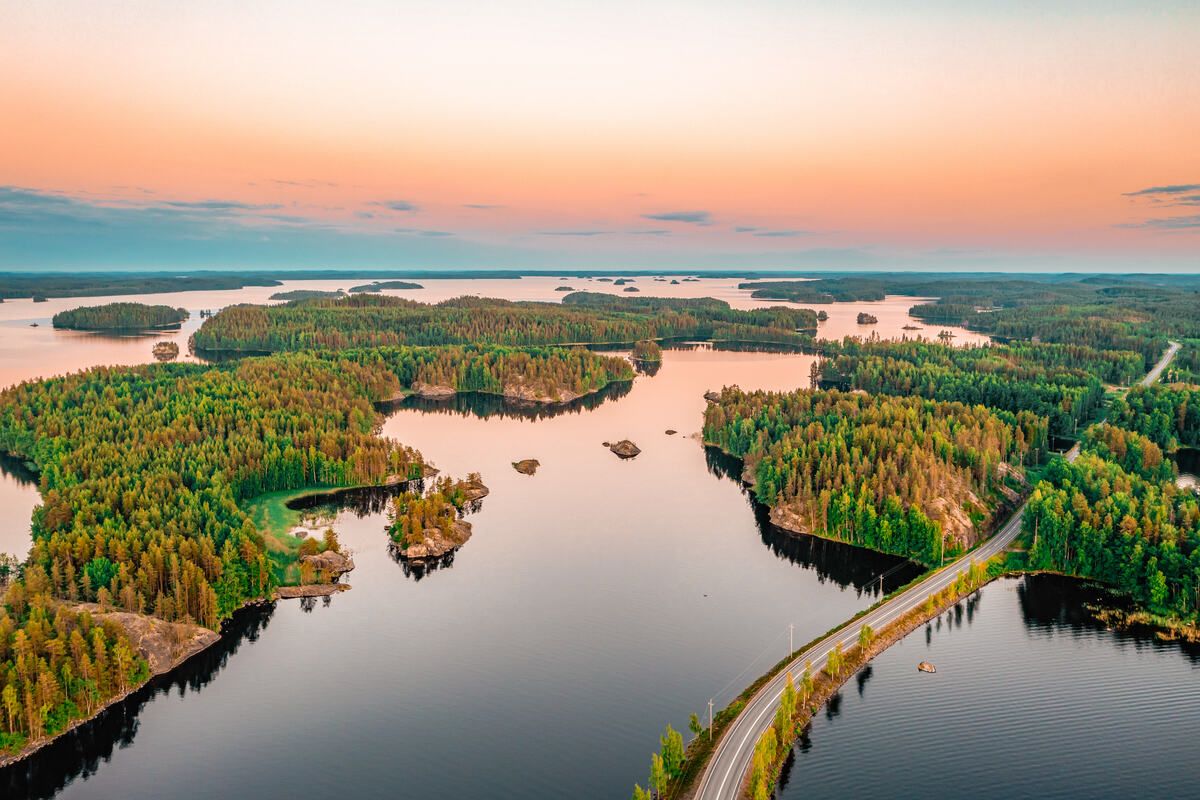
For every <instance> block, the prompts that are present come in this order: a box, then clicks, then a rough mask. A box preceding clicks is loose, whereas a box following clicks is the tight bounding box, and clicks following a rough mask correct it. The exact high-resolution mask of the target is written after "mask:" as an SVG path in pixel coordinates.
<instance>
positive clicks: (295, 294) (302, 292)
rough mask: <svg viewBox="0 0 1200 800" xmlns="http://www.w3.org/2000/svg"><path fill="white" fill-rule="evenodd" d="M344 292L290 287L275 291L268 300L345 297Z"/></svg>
mask: <svg viewBox="0 0 1200 800" xmlns="http://www.w3.org/2000/svg"><path fill="white" fill-rule="evenodd" d="M345 296H346V293H345V292H343V291H342V290H341V289H338V290H336V291H333V292H326V291H322V290H320V289H292V290H291V291H288V292H276V293H275V294H273V295H271V296H270V297H269V298H267V299H268V300H288V301H291V300H312V299H314V298H318V297H345Z"/></svg>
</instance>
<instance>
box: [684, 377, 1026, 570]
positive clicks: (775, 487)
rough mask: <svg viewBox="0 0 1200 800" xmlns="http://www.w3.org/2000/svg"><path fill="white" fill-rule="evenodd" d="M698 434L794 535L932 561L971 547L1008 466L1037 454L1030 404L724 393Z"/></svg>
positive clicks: (995, 502) (728, 390)
mask: <svg viewBox="0 0 1200 800" xmlns="http://www.w3.org/2000/svg"><path fill="white" fill-rule="evenodd" d="M703 432H704V441H705V443H707V444H710V445H714V446H716V447H719V448H720V449H722V450H724V451H725V452H727V453H730V454H731V455H734V456H737V457H738V458H741V459H742V460H743V462H744V465H745V474H746V477H747V478H748V480H750V482H751V483H752V484H753V486H754V494H755V497H757V499H758V500H759V501H760V502H762V503H764V504H766V505H768V506H770V507H771V509H772V514H771V518H772V521H773V522H775V523H776V524H780V525H783V526H784V527H787V528H789V529H792V530H798V531H801V532H806V533H815V534H818V535H822V536H827V537H829V538H834V539H839V540H841V541H845V542H849V543H851V544H857V545H860V546H863V547H870V548H872V549H875V550H882V551H884V552H888V553H895V554H897V555H902V556H906V557H908V558H912V559H914V560H917V561H922V562H924V563H927V564H932V563H937V562H938V560H939V559H940V558H941V556H942V555H943V554H951V553H954V552H958V551H959V550H961V549H964V548H965V547H966V546H969V545H970V544H973V543H974V541H975V540H977V539H978V538H979V537H980V536H981V535H982V534H983V533H984V530H983V529H984V528H986V527H987V525H988V522H989V521H990V518H991V515H992V513H993V512H994V511H995V510H996V508H997V506H998V505H999V501H1000V498H1001V496H1002V492H1001V490H1000V489H999V486H1000V485H1001V483H1002V481H1003V479H1004V476H1005V474H1006V473H1013V472H1017V473H1019V472H1020V470H1021V467H1022V465H1023V464H1025V463H1026V462H1028V461H1031V460H1032V459H1033V458H1034V455H1033V454H1034V452H1035V450H1037V449H1042V452H1045V451H1044V447H1045V440H1046V435H1047V433H1046V421H1045V419H1044V418H1041V417H1039V416H1037V415H1036V414H1034V413H1032V412H1029V411H1020V412H1017V413H1015V414H1014V413H1010V412H1001V411H992V410H989V409H987V408H984V407H983V406H978V405H976V406H968V405H964V404H962V403H956V402H939V401H933V400H925V399H923V398H918V397H889V396H883V395H868V394H844V393H842V392H837V391H811V390H803V391H797V392H792V393H787V394H776V393H768V392H761V391H759V392H742V391H740V390H738V389H736V388H726V389H725V390H724V391H722V392H721V395H720V397H719V399H718V400H717V401H716V402H713V403H710V404H709V406H708V409H707V411H706V412H705V416H704V431H703Z"/></svg>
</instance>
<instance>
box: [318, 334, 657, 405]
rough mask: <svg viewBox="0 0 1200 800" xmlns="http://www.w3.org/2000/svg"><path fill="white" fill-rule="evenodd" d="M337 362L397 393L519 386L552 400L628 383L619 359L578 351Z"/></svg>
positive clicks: (387, 356) (382, 351) (399, 352)
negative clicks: (383, 380) (382, 377)
mask: <svg viewBox="0 0 1200 800" xmlns="http://www.w3.org/2000/svg"><path fill="white" fill-rule="evenodd" d="M338 358H344V359H349V360H351V361H354V362H355V363H357V364H360V365H363V366H366V367H368V368H371V369H383V370H387V371H388V372H391V373H392V374H394V375H395V376H396V378H397V380H398V381H399V383H400V386H401V388H403V389H411V388H413V387H415V386H417V385H419V384H430V385H433V386H448V387H450V388H451V389H454V390H455V391H457V392H484V393H486V394H512V393H513V389H514V388H521V389H527V390H529V391H531V392H533V393H534V394H536V395H538V396H541V397H549V398H554V397H561V396H568V395H585V394H590V393H592V392H596V391H599V390H600V389H603V388H605V387H606V386H608V385H609V384H610V383H620V382H623V381H631V380H633V368H632V367H630V365H629V362H628V361H626V360H625V359H623V358H619V357H617V356H603V355H599V354H597V353H594V352H592V351H591V350H586V349H584V348H582V347H570V348H567V347H524V348H516V347H496V346H490V347H489V346H483V347H455V346H447V347H380V348H374V349H370V350H349V351H344V352H342V353H339V354H338Z"/></svg>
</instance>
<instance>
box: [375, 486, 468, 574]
mask: <svg viewBox="0 0 1200 800" xmlns="http://www.w3.org/2000/svg"><path fill="white" fill-rule="evenodd" d="M487 494H488V488H487V487H486V486H484V485H483V481H482V480H481V478H480V476H479V473H477V472H473V473H471V474H470V475H468V476H467V478H466V480H462V481H454V480H451V479H450V478H447V477H441V478H439V479H438V480H437V481H436V482H434V485H433V487H432V488H430V489H429V491H427V492H426V493H425V494H424V495H422V494H420V493H419V492H415V491H414V492H404V493H403V494H400V495H397V496H396V498H395V499H394V500H393V501H392V524H391V525H390V526H389V528H388V535H389V537H390V538H391V540H392V545H391V546H392V547H394V548H395V549H396V551H397V552H398V553H399V555H400V557H401V558H403V559H405V560H412V561H425V560H429V559H436V558H441V557H442V556H444V555H446V554H447V553H450V552H451V551H453V550H456V549H458V548H459V547H462V546H463V545H464V544H466V542H467V540H468V539H470V538H471V523H469V522H467V521H466V520H464V519H462V516H463V514H464V513H465V510H466V509H467V506H468V504H469V503H473V502H477V501H479V500H480V499H481V498H483V497H484V496H485V495H487Z"/></svg>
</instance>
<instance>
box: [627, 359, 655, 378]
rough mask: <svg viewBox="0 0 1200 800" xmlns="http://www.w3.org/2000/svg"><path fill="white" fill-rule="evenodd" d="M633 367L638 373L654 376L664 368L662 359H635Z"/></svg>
mask: <svg viewBox="0 0 1200 800" xmlns="http://www.w3.org/2000/svg"><path fill="white" fill-rule="evenodd" d="M633 368H634V369H635V370H637V371H638V374H640V375H645V376H647V377H650V378H653V377H654V376H655V375H657V374H658V371H659V370H660V369H662V362H661V361H638V360H637V359H636V358H635V359H634V360H633Z"/></svg>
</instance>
